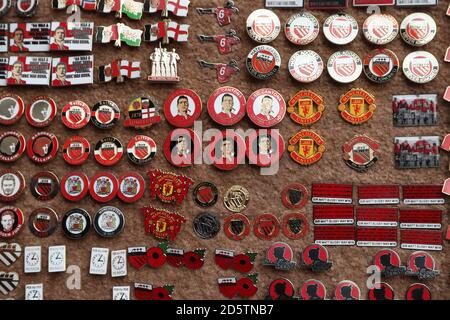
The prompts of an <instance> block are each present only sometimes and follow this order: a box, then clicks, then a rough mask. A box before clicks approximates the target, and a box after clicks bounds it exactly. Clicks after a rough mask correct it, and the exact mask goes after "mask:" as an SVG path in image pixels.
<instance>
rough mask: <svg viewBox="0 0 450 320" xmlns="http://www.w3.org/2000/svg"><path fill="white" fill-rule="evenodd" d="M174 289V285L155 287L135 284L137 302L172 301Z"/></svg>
mask: <svg viewBox="0 0 450 320" xmlns="http://www.w3.org/2000/svg"><path fill="white" fill-rule="evenodd" d="M174 289H175V287H174V286H172V285H165V286H163V287H154V286H152V285H150V284H142V283H135V284H134V296H135V297H136V299H137V300H172V295H173V291H174Z"/></svg>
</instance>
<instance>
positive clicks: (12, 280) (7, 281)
mask: <svg viewBox="0 0 450 320" xmlns="http://www.w3.org/2000/svg"><path fill="white" fill-rule="evenodd" d="M18 285H19V274H18V273H17V272H4V271H0V292H1V293H3V295H5V296H6V295H8V294H10V293H11V292H13V291H14V290H15V289H16V288H17V286H18Z"/></svg>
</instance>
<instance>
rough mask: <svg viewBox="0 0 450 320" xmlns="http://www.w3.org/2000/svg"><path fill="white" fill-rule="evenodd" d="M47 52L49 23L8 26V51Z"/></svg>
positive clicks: (12, 24) (48, 47) (13, 24)
mask: <svg viewBox="0 0 450 320" xmlns="http://www.w3.org/2000/svg"><path fill="white" fill-rule="evenodd" d="M49 50H50V22H46V23H42V22H41V23H38V22H28V23H10V24H9V51H11V52H47V51H49Z"/></svg>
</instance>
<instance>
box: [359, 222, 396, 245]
mask: <svg viewBox="0 0 450 320" xmlns="http://www.w3.org/2000/svg"><path fill="white" fill-rule="evenodd" d="M397 243H398V242H397V228H373V227H370V228H367V227H359V226H358V227H357V228H356V245H357V246H358V247H396V246H397Z"/></svg>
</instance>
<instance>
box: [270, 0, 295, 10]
mask: <svg viewBox="0 0 450 320" xmlns="http://www.w3.org/2000/svg"><path fill="white" fill-rule="evenodd" d="M303 6H304V0H294V1H292V0H281V1H280V0H276V1H275V0H266V8H277V9H284V8H303Z"/></svg>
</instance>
